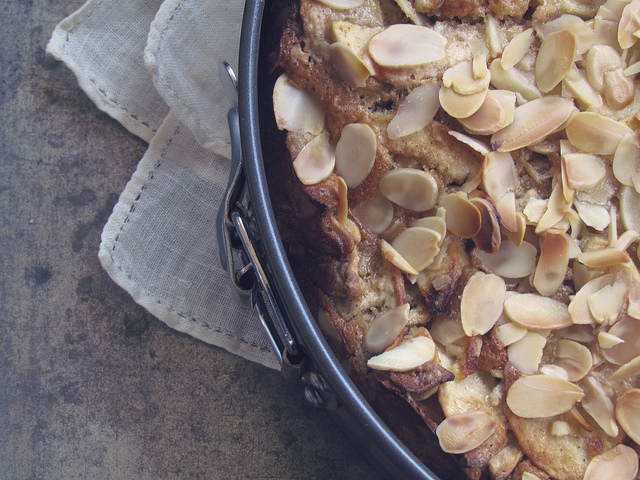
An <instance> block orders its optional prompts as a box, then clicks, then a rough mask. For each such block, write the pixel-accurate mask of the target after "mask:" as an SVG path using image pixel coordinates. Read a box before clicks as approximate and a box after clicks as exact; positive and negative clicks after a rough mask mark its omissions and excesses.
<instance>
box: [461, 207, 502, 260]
mask: <svg viewBox="0 0 640 480" xmlns="http://www.w3.org/2000/svg"><path fill="white" fill-rule="evenodd" d="M469 201H470V202H471V203H472V204H473V205H474V206H475V207H476V208H477V209H478V211H479V212H480V218H481V220H480V230H479V231H478V233H477V234H475V235H474V236H473V237H472V239H473V242H474V243H475V244H476V246H477V247H478V248H479V249H480V250H482V251H484V252H487V253H496V252H497V251H498V249H499V248H500V244H501V242H502V232H501V229H500V220H499V219H498V212H497V211H496V208H495V206H494V205H493V203H492V202H491V201H490V200H487V199H485V198H482V197H473V198H471V199H470V200H469Z"/></svg>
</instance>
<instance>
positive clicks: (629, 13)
mask: <svg viewBox="0 0 640 480" xmlns="http://www.w3.org/2000/svg"><path fill="white" fill-rule="evenodd" d="M639 14H640V1H638V0H632V1H631V2H630V3H629V4H628V5H626V6H625V7H624V9H623V10H622V15H621V16H620V23H619V24H618V44H619V45H620V48H622V49H625V48H630V47H632V46H633V45H634V44H635V43H636V42H637V41H638V37H636V36H635V35H634V33H635V32H636V31H637V30H638V29H640V22H639V21H638V15H639Z"/></svg>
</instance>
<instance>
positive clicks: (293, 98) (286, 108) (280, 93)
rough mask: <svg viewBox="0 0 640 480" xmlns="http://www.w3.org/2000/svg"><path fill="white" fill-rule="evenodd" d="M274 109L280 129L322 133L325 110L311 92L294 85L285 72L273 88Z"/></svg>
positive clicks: (315, 133)
mask: <svg viewBox="0 0 640 480" xmlns="http://www.w3.org/2000/svg"><path fill="white" fill-rule="evenodd" d="M273 110H274V114H275V117H276V124H277V126H278V129H280V130H289V131H291V132H309V133H312V134H314V135H318V134H320V132H322V129H323V127H324V111H323V110H322V107H320V104H319V103H318V102H317V100H316V99H315V98H314V96H313V95H311V93H309V92H308V91H306V90H302V89H301V88H298V87H297V86H296V85H294V84H293V83H292V82H291V80H289V77H288V76H287V75H285V74H282V75H280V77H278V80H276V83H275V85H274V88H273Z"/></svg>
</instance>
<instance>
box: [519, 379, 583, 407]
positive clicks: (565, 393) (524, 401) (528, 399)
mask: <svg viewBox="0 0 640 480" xmlns="http://www.w3.org/2000/svg"><path fill="white" fill-rule="evenodd" d="M582 397H584V392H583V391H582V389H581V388H580V387H578V386H577V385H574V384H573V383H571V382H568V381H566V380H562V379H560V378H555V377H550V376H548V375H529V376H525V377H522V378H519V379H518V380H516V381H515V382H514V383H513V385H511V388H509V391H508V392H507V405H508V406H509V408H510V409H511V411H512V412H513V413H515V414H516V415H518V416H519V417H522V418H544V417H552V416H555V415H560V414H561V413H565V412H568V411H569V410H571V408H572V407H573V405H574V404H575V403H576V402H579V401H580V400H582Z"/></svg>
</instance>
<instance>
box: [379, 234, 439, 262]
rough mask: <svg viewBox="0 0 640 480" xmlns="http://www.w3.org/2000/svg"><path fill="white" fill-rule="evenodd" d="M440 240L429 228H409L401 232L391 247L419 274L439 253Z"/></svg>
mask: <svg viewBox="0 0 640 480" xmlns="http://www.w3.org/2000/svg"><path fill="white" fill-rule="evenodd" d="M441 240H442V238H441V237H440V235H439V234H438V233H437V232H435V231H434V230H431V229H430V228H422V227H411V228H407V229H406V230H403V231H402V233H400V235H398V236H397V237H396V238H395V239H394V240H393V242H391V246H392V247H393V248H394V249H395V250H396V251H397V252H398V253H399V254H400V255H402V258H404V259H405V260H406V261H407V262H409V265H411V266H412V267H413V268H414V269H415V270H416V271H417V272H420V271H421V270H424V269H425V268H427V267H428V266H429V265H431V263H432V262H433V260H434V258H435V257H436V255H437V254H438V252H439V251H440V247H439V245H440V241H441Z"/></svg>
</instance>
